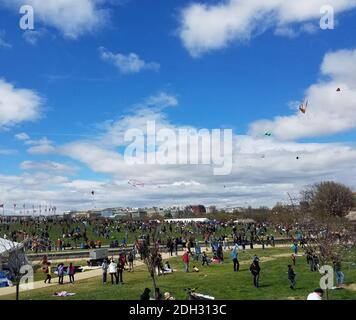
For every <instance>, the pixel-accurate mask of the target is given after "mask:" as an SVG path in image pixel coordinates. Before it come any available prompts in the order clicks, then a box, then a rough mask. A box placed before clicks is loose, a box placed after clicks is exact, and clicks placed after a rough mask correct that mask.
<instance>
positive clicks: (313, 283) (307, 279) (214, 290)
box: [0, 248, 356, 300]
mask: <svg viewBox="0 0 356 320" xmlns="http://www.w3.org/2000/svg"><path fill="white" fill-rule="evenodd" d="M290 253H291V252H290V250H289V249H285V248H275V249H267V250H265V251H262V250H261V249H255V250H251V251H250V250H249V251H246V252H245V253H241V254H240V264H241V267H240V272H238V273H234V272H233V271H232V268H233V267H232V263H231V261H230V256H229V255H228V254H226V259H227V261H226V263H224V264H220V265H212V266H210V267H201V266H200V265H197V266H198V267H199V269H200V272H199V273H188V274H187V273H184V272H183V266H182V261H181V257H179V258H173V259H171V260H170V263H171V266H172V267H174V268H176V269H178V272H176V273H174V274H170V275H165V276H161V277H159V278H158V286H159V287H160V288H161V291H162V292H165V291H169V292H170V293H171V294H172V295H173V296H174V297H175V298H177V299H185V298H186V296H185V292H184V288H187V287H197V288H199V289H198V291H199V292H201V293H204V294H209V295H212V296H214V297H215V298H216V299H232V300H234V299H257V300H260V299H274V300H275V299H277V300H280V299H305V298H306V296H307V294H308V293H310V292H311V291H313V290H314V289H315V288H317V287H319V279H320V276H319V274H318V273H313V272H310V271H309V269H308V266H307V264H306V261H305V258H304V257H298V259H297V265H296V267H295V272H296V273H297V288H296V290H294V291H293V290H291V289H290V288H289V284H288V280H287V265H288V264H290V261H291V260H290V257H289V254H290ZM253 254H257V255H258V256H259V257H260V258H261V260H262V262H261V268H262V273H261V287H260V288H259V289H256V288H254V287H253V285H252V279H251V275H250V272H249V270H248V269H249V264H250V261H251V258H252V256H253ZM191 266H193V263H191ZM344 273H345V276H346V283H347V284H351V283H356V269H355V268H354V267H353V266H352V265H351V263H346V262H345V263H344ZM124 281H125V284H124V285H123V286H122V287H119V286H116V285H111V284H106V285H103V284H102V283H101V279H100V278H93V279H88V280H83V281H80V282H78V283H76V284H75V285H63V286H60V287H59V286H54V287H49V288H45V289H38V290H34V291H30V292H22V293H21V294H20V298H21V299H34V300H46V299H79V300H83V299H90V300H125V299H139V296H140V294H141V293H142V291H143V289H144V288H145V287H149V288H151V287H152V284H151V281H150V278H149V276H148V273H147V271H146V269H145V267H140V268H138V269H137V270H136V271H135V272H134V273H128V272H126V273H125V274H124ZM62 290H65V291H68V292H75V293H77V294H76V295H75V296H73V297H69V298H58V297H53V296H52V295H53V293H54V292H55V291H62ZM354 290H355V289H353V290H351V289H342V290H332V291H330V299H356V291H354ZM13 298H14V296H7V297H2V299H13ZM0 299H1V297H0Z"/></svg>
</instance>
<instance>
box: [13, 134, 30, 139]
mask: <svg viewBox="0 0 356 320" xmlns="http://www.w3.org/2000/svg"><path fill="white" fill-rule="evenodd" d="M15 138H16V139H17V140H20V141H26V140H30V137H29V135H28V134H27V133H25V132H21V133H17V134H15Z"/></svg>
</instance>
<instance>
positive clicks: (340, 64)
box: [250, 50, 356, 140]
mask: <svg viewBox="0 0 356 320" xmlns="http://www.w3.org/2000/svg"><path fill="white" fill-rule="evenodd" d="M321 75H322V80H320V81H319V82H318V83H316V84H313V85H311V86H310V87H309V88H308V89H307V90H306V93H305V100H306V101H308V107H307V110H306V113H305V114H303V113H301V112H299V110H298V108H297V110H296V111H295V113H294V114H292V115H290V116H278V117H276V118H275V119H273V120H259V121H256V122H254V123H252V124H251V126H250V132H251V134H253V135H255V136H258V135H263V134H264V132H266V131H270V132H272V134H273V137H275V138H276V139H282V140H290V139H299V138H306V137H316V136H323V135H332V134H336V133H340V132H344V131H347V130H351V129H354V128H355V127H356V104H355V101H356V50H340V51H337V52H332V53H328V54H326V56H325V57H324V60H323V63H322V65H321ZM338 89H340V91H339V90H338Z"/></svg>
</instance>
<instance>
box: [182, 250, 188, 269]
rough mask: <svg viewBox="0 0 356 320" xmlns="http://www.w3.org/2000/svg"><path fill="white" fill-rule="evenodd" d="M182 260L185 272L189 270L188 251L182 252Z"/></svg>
mask: <svg viewBox="0 0 356 320" xmlns="http://www.w3.org/2000/svg"><path fill="white" fill-rule="evenodd" d="M183 262H184V266H185V272H189V253H188V251H186V252H185V253H184V254H183Z"/></svg>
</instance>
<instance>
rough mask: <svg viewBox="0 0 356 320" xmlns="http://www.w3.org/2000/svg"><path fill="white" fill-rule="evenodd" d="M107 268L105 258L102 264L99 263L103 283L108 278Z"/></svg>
mask: <svg viewBox="0 0 356 320" xmlns="http://www.w3.org/2000/svg"><path fill="white" fill-rule="evenodd" d="M108 269H109V265H108V262H107V261H106V259H105V260H104V261H103V264H102V265H101V270H102V271H103V283H106V282H107V279H108Z"/></svg>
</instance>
